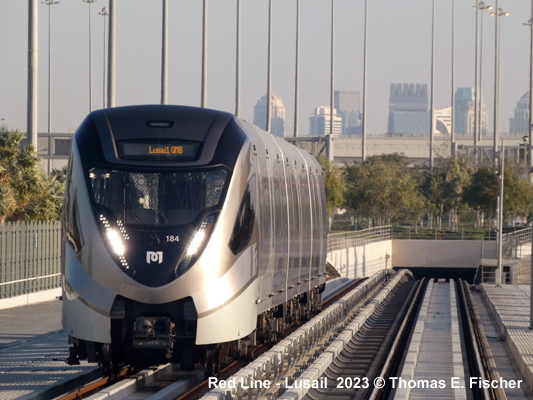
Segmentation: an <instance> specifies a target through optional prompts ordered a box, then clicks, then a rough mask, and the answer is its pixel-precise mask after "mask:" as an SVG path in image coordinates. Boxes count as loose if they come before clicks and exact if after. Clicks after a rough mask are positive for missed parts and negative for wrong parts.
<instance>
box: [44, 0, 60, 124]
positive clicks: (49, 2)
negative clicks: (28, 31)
mask: <svg viewBox="0 0 533 400" xmlns="http://www.w3.org/2000/svg"><path fill="white" fill-rule="evenodd" d="M42 3H43V4H46V5H47V6H48V133H50V132H51V130H52V101H51V99H52V72H51V71H52V68H51V65H52V61H51V60H52V56H51V54H52V51H51V49H52V34H51V33H52V28H51V26H52V24H51V12H50V10H51V8H52V7H51V6H53V5H54V4H58V3H59V1H54V0H44V1H43V2H42Z"/></svg>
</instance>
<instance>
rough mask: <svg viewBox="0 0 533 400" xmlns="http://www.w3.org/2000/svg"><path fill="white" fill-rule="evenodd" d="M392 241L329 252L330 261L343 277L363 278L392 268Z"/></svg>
mask: <svg viewBox="0 0 533 400" xmlns="http://www.w3.org/2000/svg"><path fill="white" fill-rule="evenodd" d="M391 257H392V241H391V240H386V241H383V242H377V243H370V244H367V245H364V246H358V247H350V248H348V249H343V250H335V251H332V252H330V253H328V261H329V262H330V263H331V264H332V265H333V266H334V267H335V268H336V269H337V271H338V272H339V273H340V274H341V276H342V277H343V278H352V279H353V278H361V277H365V276H371V275H372V274H374V273H376V272H378V271H380V270H382V269H387V268H392V263H391Z"/></svg>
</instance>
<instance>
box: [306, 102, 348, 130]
mask: <svg viewBox="0 0 533 400" xmlns="http://www.w3.org/2000/svg"><path fill="white" fill-rule="evenodd" d="M330 124H331V112H330V108H329V107H318V108H315V112H314V114H313V115H312V116H311V117H310V118H309V135H310V136H324V135H328V134H329V133H330ZM341 133H342V117H341V116H340V115H337V112H336V110H335V109H334V110H333V134H334V135H335V134H337V135H340V134H341Z"/></svg>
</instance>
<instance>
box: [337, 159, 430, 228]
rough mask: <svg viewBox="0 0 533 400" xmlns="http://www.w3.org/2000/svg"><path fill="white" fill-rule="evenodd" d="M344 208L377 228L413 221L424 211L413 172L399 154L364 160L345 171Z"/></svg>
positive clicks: (347, 167) (348, 166)
mask: <svg viewBox="0 0 533 400" xmlns="http://www.w3.org/2000/svg"><path fill="white" fill-rule="evenodd" d="M344 176H345V180H346V194H345V204H346V205H347V206H348V207H350V208H353V209H354V210H355V211H356V212H358V213H359V214H360V215H364V216H367V217H371V218H373V220H374V221H375V223H376V224H378V225H385V224H387V223H391V222H393V221H402V220H414V219H417V218H418V217H419V216H420V215H421V211H422V210H423V208H424V201H423V197H422V196H421V193H420V190H419V187H418V183H417V180H416V178H415V174H414V170H413V169H411V168H409V166H408V164H407V158H406V157H405V156H403V155H400V154H397V153H395V154H383V155H378V156H372V157H369V158H367V159H366V160H365V161H363V162H362V163H360V164H351V165H347V166H346V169H345V174H344Z"/></svg>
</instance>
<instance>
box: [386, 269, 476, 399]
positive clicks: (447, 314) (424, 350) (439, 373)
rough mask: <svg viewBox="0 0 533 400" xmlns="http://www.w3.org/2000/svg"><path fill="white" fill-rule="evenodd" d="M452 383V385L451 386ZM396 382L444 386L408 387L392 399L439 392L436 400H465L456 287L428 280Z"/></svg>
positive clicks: (428, 395) (417, 396) (401, 388)
mask: <svg viewBox="0 0 533 400" xmlns="http://www.w3.org/2000/svg"><path fill="white" fill-rule="evenodd" d="M452 379H455V384H453V385H452ZM399 380H403V381H405V382H411V383H412V382H426V381H428V382H433V381H436V382H443V383H444V385H445V387H444V388H439V389H435V388H426V387H424V385H417V387H414V388H411V387H409V385H406V386H403V387H400V388H398V389H396V394H395V397H394V399H398V400H407V399H427V398H431V397H433V396H434V395H435V392H436V391H437V390H438V395H439V398H449V399H463V400H466V391H465V385H466V384H465V373H464V368H463V360H462V356H461V337H460V334H459V319H458V314H457V301H456V295H455V285H454V282H453V280H452V281H451V282H450V283H438V282H434V281H433V279H431V280H430V282H429V284H428V286H427V290H426V294H425V296H424V301H423V303H422V307H421V309H420V312H419V314H418V318H417V322H416V325H415V330H414V332H413V336H412V339H411V343H410V345H409V350H408V353H407V356H406V360H405V363H404V365H403V370H402V373H401V375H400V377H399Z"/></svg>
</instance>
